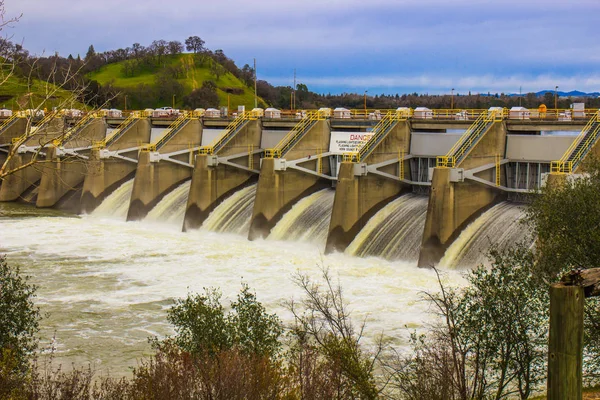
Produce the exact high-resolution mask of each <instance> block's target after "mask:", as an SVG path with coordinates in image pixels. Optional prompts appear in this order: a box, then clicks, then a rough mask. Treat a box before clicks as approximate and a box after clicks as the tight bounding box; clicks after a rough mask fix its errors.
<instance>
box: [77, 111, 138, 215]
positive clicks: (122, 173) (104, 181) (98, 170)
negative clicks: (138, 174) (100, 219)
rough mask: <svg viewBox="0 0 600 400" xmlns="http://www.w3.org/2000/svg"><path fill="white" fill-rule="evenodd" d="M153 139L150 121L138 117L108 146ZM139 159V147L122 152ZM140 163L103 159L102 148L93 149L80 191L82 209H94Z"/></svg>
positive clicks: (115, 147)
mask: <svg viewBox="0 0 600 400" xmlns="http://www.w3.org/2000/svg"><path fill="white" fill-rule="evenodd" d="M149 142H150V121H149V120H148V119H139V120H137V121H136V122H135V123H134V124H133V125H132V126H131V127H130V128H129V129H128V130H127V131H126V132H124V133H123V135H122V136H121V137H120V138H119V139H117V140H116V141H115V142H114V143H112V144H111V145H110V147H109V148H108V150H109V151H117V150H123V149H129V148H132V147H136V146H139V145H142V144H147V143H149ZM123 155H124V156H126V157H129V158H133V159H136V160H137V158H138V155H139V150H138V149H137V148H136V149H135V150H133V151H131V152H127V153H123ZM136 169H137V164H136V163H133V162H131V161H126V160H122V159H118V158H106V159H101V158H100V154H99V150H97V149H95V150H92V152H91V153H90V159H89V161H88V168H87V175H86V177H85V180H84V182H83V192H82V194H81V212H84V213H91V212H92V211H94V210H95V209H96V207H98V206H99V205H100V204H101V203H102V201H103V200H104V199H105V198H106V197H107V196H109V195H110V194H111V193H112V192H114V191H115V190H116V189H117V188H118V187H119V186H121V184H123V183H124V182H125V181H127V180H129V179H133V178H134V177H135V170H136Z"/></svg>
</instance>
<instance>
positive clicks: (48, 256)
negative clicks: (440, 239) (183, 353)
mask: <svg viewBox="0 0 600 400" xmlns="http://www.w3.org/2000/svg"><path fill="white" fill-rule="evenodd" d="M130 190H131V188H130V187H129V186H127V184H125V185H124V187H123V188H121V192H122V193H116V194H115V196H117V197H118V196H119V195H121V196H122V197H126V196H127V193H128V192H129V191H130ZM182 190H183V189H182ZM248 190H249V191H251V190H253V189H252V188H250V189H248ZM321 196H325V197H322V198H321V200H318V201H322V202H323V204H324V205H323V207H325V208H326V207H328V205H327V204H329V203H330V202H331V199H330V197H331V194H330V193H327V192H324V193H322V194H321ZM315 201H317V200H315ZM173 204H174V207H175V206H176V205H178V204H179V200H177V201H175V200H174V201H173ZM323 207H321V208H323ZM175 208H177V210H176V211H175V212H177V213H178V212H179V210H178V206H177V207H175ZM319 209H320V208H319ZM100 211H101V212H97V213H95V214H93V215H87V216H80V217H78V216H71V215H65V214H61V213H59V212H54V211H44V210H39V209H36V208H34V207H29V206H22V205H15V204H2V203H0V253H5V254H7V255H8V259H9V261H10V262H11V263H13V264H18V265H19V266H21V268H22V270H23V271H24V272H26V273H27V274H29V275H31V277H32V281H33V283H35V284H36V285H38V292H37V293H38V296H37V303H38V304H39V305H40V307H41V308H42V311H43V312H44V313H45V314H46V317H45V319H44V320H43V321H42V324H41V325H42V327H43V328H42V331H41V333H40V334H41V338H42V343H43V344H44V345H47V344H48V343H49V342H50V340H51V338H52V337H53V336H54V337H55V345H56V348H57V352H56V355H57V361H58V362H61V363H63V364H64V365H67V366H68V365H71V363H75V364H77V365H87V363H92V364H93V365H94V367H95V368H96V369H97V370H99V371H107V370H108V369H110V373H111V374H112V375H117V376H118V375H126V374H128V372H129V367H130V366H136V365H137V363H138V361H139V360H140V359H141V358H142V357H144V356H145V355H148V354H150V353H151V349H150V347H149V345H148V342H147V338H148V337H151V336H159V337H164V336H165V335H169V334H172V328H171V327H170V326H169V324H168V322H167V321H166V310H167V309H168V308H169V307H170V306H171V305H172V304H173V301H174V299H176V298H180V297H183V296H185V295H186V294H187V293H189V292H199V291H202V289H203V288H204V287H218V288H220V289H221V290H222V292H223V295H224V297H225V299H234V298H235V295H236V294H237V293H238V292H239V289H240V287H241V282H246V283H248V284H249V286H250V287H251V288H253V290H255V291H256V293H257V296H258V299H259V300H260V301H261V302H263V303H264V304H265V305H266V307H267V308H268V310H269V311H270V312H277V313H278V314H279V315H280V317H281V318H282V320H283V321H284V322H286V323H289V322H290V314H289V313H288V312H286V310H285V308H284V307H283V305H282V303H283V302H284V301H285V300H289V299H290V298H292V297H294V298H296V299H297V298H299V297H300V296H301V292H300V290H299V289H298V288H297V287H295V286H294V284H293V282H292V276H293V274H295V273H296V272H301V273H304V274H308V275H310V276H312V277H314V278H318V277H319V268H320V267H319V266H320V265H323V266H325V267H329V268H331V271H332V272H333V273H334V274H335V275H336V276H338V277H339V281H340V284H341V285H342V287H343V289H344V293H345V295H346V299H347V300H348V302H349V304H350V309H351V310H352V311H353V316H354V317H355V319H356V321H360V320H361V319H362V318H365V317H367V321H368V322H367V339H368V338H369V337H374V336H375V335H377V334H378V333H380V332H382V331H383V332H384V334H385V335H386V336H388V337H391V338H393V341H394V342H395V343H396V344H397V345H398V346H403V345H405V344H406V338H407V336H408V333H409V331H410V329H412V328H418V327H420V326H422V325H423V324H424V323H425V322H426V321H428V320H430V318H431V317H430V316H429V314H428V313H427V304H426V303H425V302H423V301H421V295H420V293H421V292H422V291H424V290H435V289H436V276H435V274H434V273H433V271H431V270H427V269H419V268H417V267H416V262H403V261H387V260H384V259H382V258H375V257H370V258H358V257H353V256H349V255H345V254H332V255H323V254H322V250H321V249H322V246H320V245H316V244H314V243H311V242H310V241H308V242H292V241H284V240H281V239H284V237H281V236H277V235H275V236H276V237H275V236H274V237H272V238H269V239H268V240H259V241H253V242H250V241H248V240H247V239H246V238H245V236H244V235H236V234H228V233H215V232H211V231H209V230H206V229H200V230H198V231H193V232H187V233H182V232H181V221H180V218H179V217H178V218H173V219H170V220H171V222H170V223H169V222H157V221H151V220H150V219H148V220H145V221H140V222H125V221H124V219H125V215H124V213H123V212H116V213H114V214H113V215H108V214H110V213H109V212H107V210H100ZM121 211H123V210H121ZM295 212H299V211H298V210H296V211H295ZM166 219H167V220H169V218H166ZM444 275H445V277H446V279H447V280H448V281H449V283H451V284H461V283H462V278H461V275H460V273H459V272H457V271H454V270H448V271H445V272H444ZM407 327H408V329H407Z"/></svg>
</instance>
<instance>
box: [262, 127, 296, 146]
mask: <svg viewBox="0 0 600 400" xmlns="http://www.w3.org/2000/svg"><path fill="white" fill-rule="evenodd" d="M288 133H290V131H289V130H284V131H277V130H270V129H263V131H262V138H261V141H260V148H261V149H272V148H274V147H275V146H277V143H279V142H280V141H281V139H283V138H284V137H285V135H287V134H288Z"/></svg>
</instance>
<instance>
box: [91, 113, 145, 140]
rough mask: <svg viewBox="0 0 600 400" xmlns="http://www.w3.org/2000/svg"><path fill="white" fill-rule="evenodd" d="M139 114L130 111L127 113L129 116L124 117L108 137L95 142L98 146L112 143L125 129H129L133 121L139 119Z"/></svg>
mask: <svg viewBox="0 0 600 400" xmlns="http://www.w3.org/2000/svg"><path fill="white" fill-rule="evenodd" d="M140 118H141V116H140V114H139V113H131V114H129V116H128V117H127V118H126V119H125V121H123V122H121V124H120V125H119V127H118V128H117V129H115V130H114V131H113V132H112V133H111V134H110V136H109V137H107V138H106V139H104V140H101V141H99V142H96V143H97V146H98V148H104V147H106V146H110V145H111V144H112V143H114V142H115V140H117V139H118V138H120V137H121V136H122V135H123V133H125V131H126V130H127V129H129V128H130V127H131V126H132V125H133V123H134V122H135V121H137V120H138V119H140Z"/></svg>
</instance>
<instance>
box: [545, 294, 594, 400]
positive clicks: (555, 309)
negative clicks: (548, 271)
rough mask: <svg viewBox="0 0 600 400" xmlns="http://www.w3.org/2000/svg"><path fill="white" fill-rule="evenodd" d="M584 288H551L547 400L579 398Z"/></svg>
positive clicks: (580, 389)
mask: <svg viewBox="0 0 600 400" xmlns="http://www.w3.org/2000/svg"><path fill="white" fill-rule="evenodd" d="M584 298H585V293H584V288H583V287H581V286H565V285H564V284H563V283H556V284H553V285H552V286H551V287H550V342H549V348H548V400H566V399H573V400H579V399H581V398H582V364H583V305H584Z"/></svg>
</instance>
